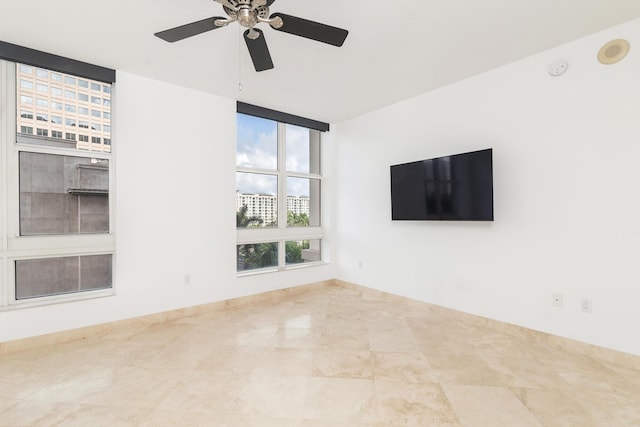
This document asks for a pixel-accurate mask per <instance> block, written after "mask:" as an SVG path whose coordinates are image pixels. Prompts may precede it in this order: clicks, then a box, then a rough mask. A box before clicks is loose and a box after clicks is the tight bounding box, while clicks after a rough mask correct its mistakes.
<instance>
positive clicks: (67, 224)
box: [0, 46, 115, 310]
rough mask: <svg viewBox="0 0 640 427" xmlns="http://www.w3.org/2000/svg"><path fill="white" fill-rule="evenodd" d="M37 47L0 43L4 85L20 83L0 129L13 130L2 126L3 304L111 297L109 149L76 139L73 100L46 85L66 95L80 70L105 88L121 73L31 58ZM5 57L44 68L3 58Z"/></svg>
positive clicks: (4, 104)
mask: <svg viewBox="0 0 640 427" xmlns="http://www.w3.org/2000/svg"><path fill="white" fill-rule="evenodd" d="M14 48H16V47H15V46H14V47H13V48H12V49H14ZM30 52H31V51H29V50H27V49H24V48H20V47H19V46H18V47H17V49H15V50H12V51H10V52H8V53H7V52H6V51H3V50H2V47H1V46H0V88H5V89H6V88H13V89H12V90H10V91H7V90H1V91H0V129H13V130H15V131H14V132H0V153H2V155H0V182H2V183H3V185H2V186H0V198H1V199H0V204H1V205H2V208H3V212H4V213H3V214H0V228H1V229H2V230H3V231H4V232H3V233H0V240H1V244H0V259H2V261H3V263H2V269H3V274H2V275H0V310H2V309H5V308H8V307H12V306H16V307H17V306H24V305H25V304H28V305H29V306H30V305H37V304H45V303H52V302H59V301H61V300H76V299H83V298H95V297H98V296H106V295H112V294H113V273H112V269H113V263H114V260H115V258H114V253H115V240H114V235H113V224H112V222H113V221H112V217H113V215H112V202H111V201H112V199H113V194H112V186H113V177H112V168H111V166H112V161H113V160H112V158H111V152H110V147H109V146H103V145H102V144H82V143H81V142H79V141H77V140H76V138H77V134H76V132H75V130H76V124H77V123H78V121H77V119H78V116H77V113H76V108H75V106H73V105H68V106H66V107H65V106H64V104H63V103H60V102H56V101H54V99H56V98H53V97H50V96H49V93H48V91H50V93H51V95H52V96H56V97H58V98H57V99H58V100H59V99H61V98H62V97H63V95H64V90H65V89H66V88H67V87H65V86H63V84H64V85H66V84H75V82H76V76H74V75H73V74H72V71H71V70H72V69H73V70H79V71H81V72H82V74H84V75H93V74H95V75H96V78H97V79H99V80H100V81H98V80H96V81H94V80H91V79H89V80H88V84H98V85H99V88H100V91H101V92H102V86H103V85H109V87H111V85H110V84H109V83H107V82H108V81H113V80H111V79H113V78H114V77H115V72H113V71H112V70H111V71H109V70H107V69H103V68H101V67H97V66H92V65H90V64H86V63H78V62H77V61H73V60H70V59H65V58H60V57H57V56H55V55H45V56H41V57H35V59H33V57H30V56H28V55H29V54H30ZM8 54H10V55H12V56H14V57H15V56H18V57H25V58H26V57H29V58H30V59H29V60H38V61H40V60H41V61H44V62H46V64H41V65H39V66H38V67H33V66H28V65H25V64H19V63H18V64H16V63H14V62H8V61H6V60H4V59H1V58H3V57H5V58H6V56H7V55H8ZM49 66H51V67H52V68H55V69H56V70H58V71H56V72H52V71H50V70H48V69H47V68H48V67H49ZM65 70H67V71H65ZM105 76H106V77H105ZM34 77H37V81H36V79H35V78H34ZM49 77H50V78H51V80H49ZM23 81H27V82H29V81H30V82H32V85H31V86H30V87H28V88H27V87H23V84H22V83H21V82H23ZM50 81H51V82H53V81H56V82H58V83H56V85H58V86H59V87H57V86H50V85H49V82H50ZM25 86H29V85H25ZM29 91H32V92H29ZM36 93H37V96H34V95H32V94H36ZM34 98H36V99H35V100H34ZM71 102H73V101H71ZM34 104H35V105H36V108H34ZM69 107H72V108H69ZM58 111H59V112H58ZM63 111H64V113H63ZM85 128H86V129H87V130H86V135H84V139H85V142H88V141H89V138H92V140H95V139H96V138H97V139H98V141H101V140H102V134H98V135H93V134H92V131H91V130H90V129H89V124H88V123H87V122H85Z"/></svg>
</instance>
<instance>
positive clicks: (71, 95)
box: [64, 90, 76, 99]
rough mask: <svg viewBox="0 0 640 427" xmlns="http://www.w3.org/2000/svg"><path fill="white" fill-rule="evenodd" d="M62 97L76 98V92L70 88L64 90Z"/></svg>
mask: <svg viewBox="0 0 640 427" xmlns="http://www.w3.org/2000/svg"><path fill="white" fill-rule="evenodd" d="M64 97H65V98H67V99H76V93H75V92H74V91H72V90H65V91H64Z"/></svg>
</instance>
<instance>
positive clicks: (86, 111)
mask: <svg viewBox="0 0 640 427" xmlns="http://www.w3.org/2000/svg"><path fill="white" fill-rule="evenodd" d="M78 114H83V115H85V116H88V115H89V109H88V108H84V107H78Z"/></svg>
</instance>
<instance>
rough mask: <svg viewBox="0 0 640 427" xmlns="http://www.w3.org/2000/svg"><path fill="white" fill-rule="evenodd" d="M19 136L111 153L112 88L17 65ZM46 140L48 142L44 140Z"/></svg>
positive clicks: (51, 143)
mask: <svg viewBox="0 0 640 427" xmlns="http://www.w3.org/2000/svg"><path fill="white" fill-rule="evenodd" d="M16 76H17V77H16V86H17V90H16V95H17V96H16V98H17V102H16V104H17V120H16V122H17V132H18V134H19V135H20V134H21V135H29V136H34V137H40V138H43V142H44V143H45V144H44V145H54V146H61V147H67V148H78V149H84V150H91V151H102V152H110V151H111V85H110V84H105V83H102V82H99V81H95V80H90V79H83V78H80V77H76V76H72V75H68V74H64V73H58V72H55V71H50V70H46V69H42V68H38V67H32V66H30V65H25V64H17V65H16ZM45 138H46V141H45V140H44V139H45Z"/></svg>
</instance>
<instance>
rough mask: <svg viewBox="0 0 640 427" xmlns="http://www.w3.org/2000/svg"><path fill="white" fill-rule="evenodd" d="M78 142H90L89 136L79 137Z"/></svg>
mask: <svg viewBox="0 0 640 427" xmlns="http://www.w3.org/2000/svg"><path fill="white" fill-rule="evenodd" d="M78 141H80V142H89V136H88V135H78Z"/></svg>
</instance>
